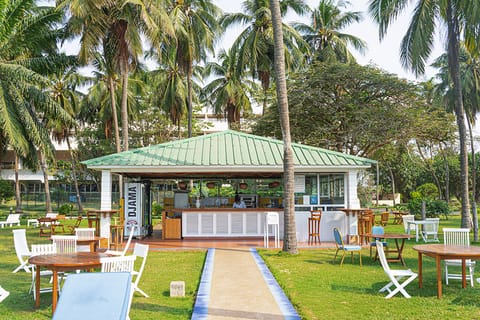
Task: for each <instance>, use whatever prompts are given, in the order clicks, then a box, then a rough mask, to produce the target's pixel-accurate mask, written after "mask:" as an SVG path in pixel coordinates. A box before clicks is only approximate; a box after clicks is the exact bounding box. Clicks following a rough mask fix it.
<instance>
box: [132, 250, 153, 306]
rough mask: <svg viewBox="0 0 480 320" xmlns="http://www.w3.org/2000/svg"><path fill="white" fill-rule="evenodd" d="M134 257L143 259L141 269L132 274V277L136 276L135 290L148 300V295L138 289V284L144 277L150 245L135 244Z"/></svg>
mask: <svg viewBox="0 0 480 320" xmlns="http://www.w3.org/2000/svg"><path fill="white" fill-rule="evenodd" d="M133 255H134V256H136V257H141V258H142V264H141V265H140V269H138V271H136V270H133V272H132V275H133V276H135V281H134V282H133V290H135V291H138V292H140V293H141V294H142V295H143V296H144V297H145V298H148V297H149V296H148V294H146V293H145V292H144V291H143V290H142V289H140V288H139V287H138V283H139V282H140V278H141V277H142V273H143V269H144V268H145V263H146V262H147V256H148V244H141V243H135V246H134V247H133Z"/></svg>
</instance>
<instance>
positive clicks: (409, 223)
mask: <svg viewBox="0 0 480 320" xmlns="http://www.w3.org/2000/svg"><path fill="white" fill-rule="evenodd" d="M407 223H408V229H407V233H408V234H410V229H411V227H410V226H411V225H412V224H413V225H414V227H415V241H416V242H418V234H419V229H420V228H419V226H423V225H426V224H434V223H435V221H432V220H414V221H408V222H407Z"/></svg>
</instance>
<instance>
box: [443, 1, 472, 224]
mask: <svg viewBox="0 0 480 320" xmlns="http://www.w3.org/2000/svg"><path fill="white" fill-rule="evenodd" d="M453 10H454V4H453V3H452V1H451V0H449V1H448V4H447V26H448V41H447V43H448V48H447V52H448V67H449V71H450V76H451V78H452V82H453V92H454V110H455V116H456V118H457V125H458V135H459V140H460V170H461V173H460V183H461V200H462V201H461V202H462V224H461V225H462V228H470V201H469V194H468V191H469V190H468V153H467V143H466V137H467V133H466V128H465V110H464V108H463V100H462V87H461V80H460V63H459V35H460V29H459V23H458V20H457V19H458V18H456V17H457V16H458V15H456V14H454V12H453Z"/></svg>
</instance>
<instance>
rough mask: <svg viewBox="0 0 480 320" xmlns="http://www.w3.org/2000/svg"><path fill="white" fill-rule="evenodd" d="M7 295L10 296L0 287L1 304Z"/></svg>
mask: <svg viewBox="0 0 480 320" xmlns="http://www.w3.org/2000/svg"><path fill="white" fill-rule="evenodd" d="M9 295H10V292H8V291H7V290H5V289H3V288H2V287H1V286H0V302H2V301H3V300H5V299H6V298H7V297H8V296H9Z"/></svg>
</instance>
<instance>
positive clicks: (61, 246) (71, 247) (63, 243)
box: [52, 236, 77, 253]
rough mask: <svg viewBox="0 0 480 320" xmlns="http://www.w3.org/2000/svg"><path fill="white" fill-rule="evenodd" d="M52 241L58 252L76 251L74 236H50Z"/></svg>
mask: <svg viewBox="0 0 480 320" xmlns="http://www.w3.org/2000/svg"><path fill="white" fill-rule="evenodd" d="M52 240H53V243H54V244H55V246H56V247H57V252H58V253H74V252H77V237H76V236H52Z"/></svg>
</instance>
